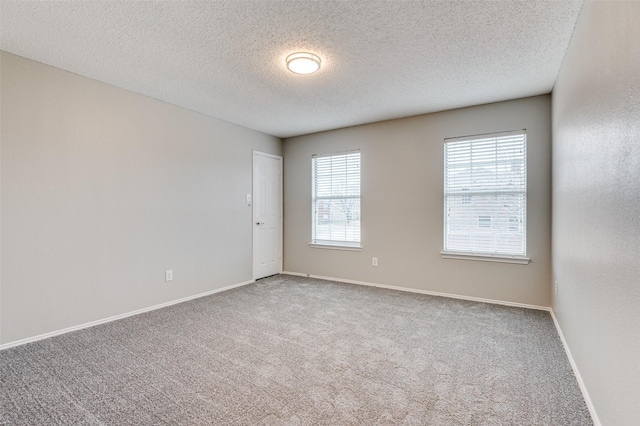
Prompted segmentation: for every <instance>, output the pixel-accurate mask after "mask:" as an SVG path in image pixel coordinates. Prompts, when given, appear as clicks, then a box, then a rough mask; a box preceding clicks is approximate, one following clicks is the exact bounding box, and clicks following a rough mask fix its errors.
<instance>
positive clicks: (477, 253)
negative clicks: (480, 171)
mask: <svg viewBox="0 0 640 426" xmlns="http://www.w3.org/2000/svg"><path fill="white" fill-rule="evenodd" d="M517 135H522V136H523V142H522V143H523V147H524V153H523V160H522V161H523V163H522V167H523V169H522V172H521V173H522V174H523V175H524V188H523V189H521V190H518V191H514V193H521V194H523V195H524V207H523V210H522V208H521V210H520V211H519V213H521V214H522V218H523V220H522V221H520V220H518V223H517V226H518V227H523V228H522V229H521V231H522V239H523V248H524V253H522V252H520V253H515V252H511V253H508V252H507V253H505V252H501V251H500V252H499V251H482V250H468V251H467V250H451V249H448V237H451V235H450V233H448V230H449V229H448V225H449V224H451V222H450V221H449V216H448V215H449V213H450V210H451V209H450V204H449V201H450V199H449V198H448V197H449V196H455V195H454V194H449V193H448V188H447V177H448V176H450V175H447V173H448V171H449V170H450V164H448V158H447V149H448V145H447V144H449V143H458V144H460V145H461V144H463V143H465V142H466V143H469V144H471V143H473V142H480V141H483V140H490V139H496V146H498V145H497V144H499V142H498V141H497V139H499V138H505V137H514V136H517ZM443 148H444V152H443V157H444V161H443V163H444V164H443V165H444V173H443V180H444V182H443V184H444V185H443V187H444V197H443V216H444V217H443V249H442V251H441V252H440V254H441V256H442V258H445V259H464V260H478V261H491V262H506V263H517V264H528V263H529V262H530V261H531V259H530V258H529V257H528V256H527V226H526V221H527V198H528V188H527V180H528V173H527V132H526V129H523V130H517V131H508V132H497V133H487V134H480V135H473V136H465V137H459V138H447V139H445V140H444V146H443ZM470 149H471V148H470ZM470 155H471V156H472V155H473V154H470ZM471 158H473V157H471ZM449 161H450V160H449ZM470 161H472V160H470ZM496 161H497V160H496ZM493 164H497V163H493ZM496 173H497V171H496ZM472 183H473V182H471V181H470V182H469V186H471V184H472ZM492 189H493V190H491V191H487V190H486V189H482V190H478V191H474V190H473V189H471V188H461V189H459V191H464V192H465V195H462V196H461V197H460V199H461V204H465V205H469V204H471V203H470V201H469V200H472V199H473V196H474V195H480V194H482V195H487V194H489V195H491V194H495V195H498V194H500V190H499V189H498V186H494V188H492ZM467 192H468V195H466V193H467ZM456 195H459V194H456ZM473 214H475V216H476V222H477V227H478V228H482V229H485V230H488V229H493V222H494V221H493V218H492V216H489V221H488V222H487V221H485V220H482V221H481V219H480V218H481V217H482V218H486V215H487V212H486V211H478V210H472V212H471V215H473ZM518 217H520V216H518ZM481 224H482V225H487V224H488V226H481ZM507 229H508V231H509V232H512V230H513V229H512V217H511V216H509V218H508V223H507ZM518 230H520V228H518ZM496 233H497V231H495V232H494V231H492V235H493V238H495V235H496Z"/></svg>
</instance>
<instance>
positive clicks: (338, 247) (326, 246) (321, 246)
mask: <svg viewBox="0 0 640 426" xmlns="http://www.w3.org/2000/svg"><path fill="white" fill-rule="evenodd" d="M309 247H311V248H319V249H329V250H347V251H362V247H360V246H343V245H339V244H319V243H309Z"/></svg>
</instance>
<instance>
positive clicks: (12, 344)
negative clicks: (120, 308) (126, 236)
mask: <svg viewBox="0 0 640 426" xmlns="http://www.w3.org/2000/svg"><path fill="white" fill-rule="evenodd" d="M254 282H255V280H249V281H244V282H241V283H237V284H231V285H228V286H226V287H222V288H217V289H215V290H211V291H206V292H204V293H199V294H195V295H193V296H187V297H183V298H182V299H177V300H172V301H170V302H165V303H161V304H159V305H154V306H150V307H148V308H142V309H138V310H135V311H131V312H127V313H124V314H120V315H114V316H112V317H109V318H103V319H100V320H96V321H91V322H88V323H85V324H81V325H75V326H73V327H68V328H64V329H62V330H56V331H51V332H49V333H45V334H40V335H38V336H34V337H28V338H26V339H21V340H16V341H13V342H9V343H5V344H3V345H0V351H1V350H4V349H9V348H13V347H15V346H20V345H24V344H26V343H31V342H36V341H38V340H42V339H48V338H49V337H53V336H59V335H61V334H65V333H70V332H72V331H76V330H82V329H83V328H89V327H93V326H95V325H99V324H105V323H108V322H111V321H116V320H119V319H123V318H127V317H131V316H134V315H138V314H142V313H145V312H149V311H155V310H156V309H161V308H166V307H167V306H171V305H176V304H178V303H182V302H187V301H189V300H193V299H198V298H200V297H204V296H209V295H212V294H215V293H220V292H222V291H226V290H231V289H232V288H236V287H242V286H243V285H247V284H251V283H254Z"/></svg>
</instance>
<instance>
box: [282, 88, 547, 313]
mask: <svg viewBox="0 0 640 426" xmlns="http://www.w3.org/2000/svg"><path fill="white" fill-rule="evenodd" d="M523 128H526V129H527V135H528V172H529V175H528V186H529V193H528V244H527V246H528V248H527V251H528V255H529V256H530V257H531V258H532V262H531V263H530V264H529V265H514V264H505V263H493V262H478V261H467V260H450V259H442V258H441V257H440V251H441V250H442V233H443V223H442V222H443V141H444V139H445V138H448V137H455V136H464V135H473V134H480V133H488V132H498V131H504V130H517V129H523ZM283 149H284V156H285V164H284V167H285V168H284V198H285V219H284V232H285V243H284V244H285V249H284V269H285V271H291V272H297V273H304V274H311V275H319V276H327V277H336V278H341V279H350V280H358V281H366V282H371V283H378V284H386V285H394V286H403V287H408V288H414V289H423V290H430V291H436V292H444V293H453V294H458V295H464V296H472V297H481V298H489V299H497V300H503V301H510V302H519V303H525V304H533V305H541V306H549V304H550V294H549V293H550V289H549V282H550V244H551V243H550V238H551V236H550V231H551V227H550V221H551V179H550V173H551V171H550V167H551V99H550V96H538V97H533V98H527V99H520V100H515V101H509V102H502V103H496V104H490V105H482V106H477V107H472V108H465V109H459V110H454V111H446V112H441V113H436V114H429V115H423V116H418V117H411V118H405V119H400V120H393V121H386V122H381V123H374V124H368V125H364V126H358V127H351V128H345V129H339V130H334V131H329V132H324V133H318V134H313V135H307V136H301V137H296V138H291V139H286V140H285V141H284V148H283ZM349 149H360V150H361V153H362V213H361V214H362V246H363V250H362V251H361V252H353V251H343V250H328V249H317V248H310V247H309V246H308V244H309V242H310V239H311V155H312V154H324V153H330V152H336V151H344V150H349ZM374 256H375V257H378V260H379V266H378V267H372V266H371V258H372V257H374Z"/></svg>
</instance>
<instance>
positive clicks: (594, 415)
mask: <svg viewBox="0 0 640 426" xmlns="http://www.w3.org/2000/svg"><path fill="white" fill-rule="evenodd" d="M550 312H551V318H553V323H554V324H555V326H556V330H557V331H558V335H559V336H560V340H561V341H562V346H564V351H565V352H566V353H567V358H569V364H571V368H572V369H573V374H574V375H575V376H576V380H577V381H578V386H579V387H580V391H581V392H582V397H583V398H584V402H585V403H586V404H587V408H588V409H589V413H590V414H591V420H593V425H594V426H602V423H600V419H599V418H598V413H596V408H595V407H594V406H593V402H592V401H591V397H589V392H588V391H587V387H586V386H585V384H584V381H583V380H582V376H581V375H580V371H579V370H578V365H577V364H576V362H575V360H574V359H573V355H571V350H570V349H569V345H568V344H567V341H566V340H565V338H564V334H562V329H561V328H560V323H559V322H558V319H557V318H556V314H555V313H554V312H553V309H550Z"/></svg>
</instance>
